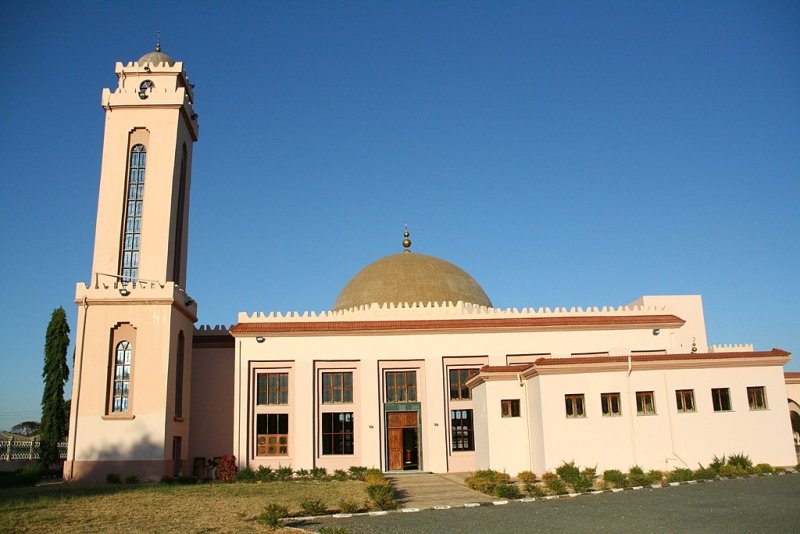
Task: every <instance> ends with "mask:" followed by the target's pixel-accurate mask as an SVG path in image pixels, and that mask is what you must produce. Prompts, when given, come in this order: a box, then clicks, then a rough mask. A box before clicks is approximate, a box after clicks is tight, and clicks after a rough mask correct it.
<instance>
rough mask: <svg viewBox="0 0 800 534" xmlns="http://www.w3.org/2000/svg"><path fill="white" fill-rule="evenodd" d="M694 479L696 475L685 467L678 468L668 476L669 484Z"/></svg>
mask: <svg viewBox="0 0 800 534" xmlns="http://www.w3.org/2000/svg"><path fill="white" fill-rule="evenodd" d="M693 479H694V473H693V472H692V470H691V469H686V468H685V467H678V468H677V469H673V470H672V471H670V473H669V475H667V482H687V481H689V480H693Z"/></svg>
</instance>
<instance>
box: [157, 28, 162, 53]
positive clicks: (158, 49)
mask: <svg viewBox="0 0 800 534" xmlns="http://www.w3.org/2000/svg"><path fill="white" fill-rule="evenodd" d="M156 52H161V28H157V29H156Z"/></svg>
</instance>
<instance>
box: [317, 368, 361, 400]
mask: <svg viewBox="0 0 800 534" xmlns="http://www.w3.org/2000/svg"><path fill="white" fill-rule="evenodd" d="M345 402H353V373H351V372H349V371H348V372H342V373H322V404H337V403H345Z"/></svg>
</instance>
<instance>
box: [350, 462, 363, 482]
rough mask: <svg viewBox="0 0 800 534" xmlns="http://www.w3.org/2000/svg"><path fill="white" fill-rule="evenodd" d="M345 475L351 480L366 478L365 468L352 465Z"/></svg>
mask: <svg viewBox="0 0 800 534" xmlns="http://www.w3.org/2000/svg"><path fill="white" fill-rule="evenodd" d="M347 474H348V475H349V477H350V479H351V480H364V477H365V476H367V468H366V467H361V466H357V465H354V466H351V467H350V469H348V470H347Z"/></svg>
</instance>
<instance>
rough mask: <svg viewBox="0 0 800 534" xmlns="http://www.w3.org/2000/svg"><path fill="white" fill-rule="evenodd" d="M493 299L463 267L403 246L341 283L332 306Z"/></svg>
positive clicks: (482, 303)
mask: <svg viewBox="0 0 800 534" xmlns="http://www.w3.org/2000/svg"><path fill="white" fill-rule="evenodd" d="M458 301H462V302H469V303H472V304H478V305H480V306H489V307H491V306H492V302H491V301H490V300H489V297H488V296H486V293H485V292H484V291H483V289H482V288H481V286H479V285H478V282H476V281H475V279H474V278H472V277H471V276H470V275H469V274H467V273H466V272H465V271H464V270H463V269H461V268H459V267H458V266H456V265H453V264H452V263H450V262H448V261H445V260H441V259H439V258H435V257H433V256H428V255H426V254H418V253H416V252H411V251H409V250H406V251H404V252H400V253H399V254H392V255H390V256H385V257H383V258H381V259H379V260H377V261H374V262H372V263H370V264H369V265H367V266H366V267H364V268H363V269H361V271H359V272H358V273H357V274H356V275H355V276H354V277H353V278H351V279H350V281H349V282H348V283H347V285H346V286H344V289H342V292H341V293H339V297H338V298H337V299H336V303H335V304H334V305H333V309H334V310H346V309H349V308H353V307H357V306H362V305H365V304H366V305H368V304H373V303H376V302H377V303H378V304H385V303H394V304H400V303H404V302H406V303H415V302H422V303H423V304H427V303H428V302H439V303H441V302H453V303H455V302H458Z"/></svg>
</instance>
